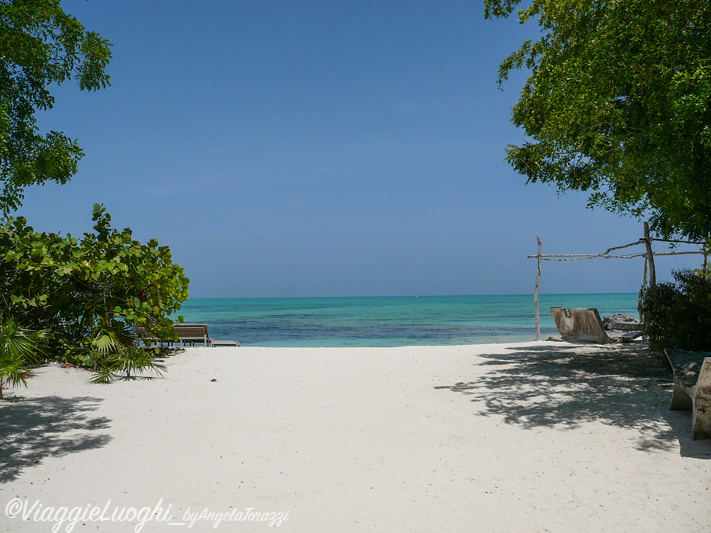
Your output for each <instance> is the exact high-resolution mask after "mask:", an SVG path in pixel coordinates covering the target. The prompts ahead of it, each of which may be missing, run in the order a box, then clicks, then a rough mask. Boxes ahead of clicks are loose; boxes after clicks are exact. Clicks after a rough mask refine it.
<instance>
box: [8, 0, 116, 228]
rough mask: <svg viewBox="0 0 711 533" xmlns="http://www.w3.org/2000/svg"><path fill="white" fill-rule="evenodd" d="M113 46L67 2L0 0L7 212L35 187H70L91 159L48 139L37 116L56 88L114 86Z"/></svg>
mask: <svg viewBox="0 0 711 533" xmlns="http://www.w3.org/2000/svg"><path fill="white" fill-rule="evenodd" d="M110 47H111V44H110V43H109V42H108V41H107V40H105V39H102V38H101V36H100V35H99V34H98V33H96V32H91V31H86V30H85V29H84V27H83V26H82V25H81V24H80V23H79V22H78V21H77V20H76V19H75V18H74V17H72V16H71V15H68V14H66V13H65V12H64V11H63V10H62V8H61V7H60V3H59V0H0V214H3V215H5V216H7V214H8V213H9V212H10V211H13V210H15V209H17V208H18V207H20V205H21V204H22V199H23V198H24V193H23V191H24V189H25V187H27V186H28V185H33V184H42V183H45V182H47V181H55V182H57V183H66V182H67V181H69V180H70V179H71V177H72V176H73V175H74V174H75V173H76V171H77V163H78V161H79V159H80V158H81V157H82V155H83V152H82V150H81V148H80V147H79V145H78V144H77V142H76V140H73V139H71V138H69V137H67V136H66V135H64V133H62V132H57V131H50V132H48V133H46V134H44V135H43V134H41V133H40V132H39V129H38V127H37V119H36V117H35V113H36V112H37V111H38V110H47V109H51V108H52V107H53V106H54V97H53V96H52V95H51V94H50V92H49V87H50V86H51V85H52V84H57V85H59V84H61V83H63V82H65V81H67V80H70V79H72V78H76V79H77V80H78V82H79V87H80V88H81V89H82V90H90V91H91V90H96V89H100V88H103V87H106V86H107V85H109V76H108V75H107V74H106V73H105V71H104V69H105V67H106V66H107V64H108V62H109V60H110V59H111V49H110Z"/></svg>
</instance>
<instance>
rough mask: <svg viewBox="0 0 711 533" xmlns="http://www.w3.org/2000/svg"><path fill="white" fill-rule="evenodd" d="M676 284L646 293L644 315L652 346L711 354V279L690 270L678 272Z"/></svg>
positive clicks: (651, 288) (666, 285)
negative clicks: (709, 352)
mask: <svg viewBox="0 0 711 533" xmlns="http://www.w3.org/2000/svg"><path fill="white" fill-rule="evenodd" d="M674 280H675V281H674V282H673V283H670V282H665V283H659V284H657V285H656V286H654V287H649V288H647V289H646V290H645V291H644V295H643V300H642V316H643V317H644V325H645V326H644V327H645V333H646V335H647V338H648V340H649V347H650V348H651V349H652V350H654V351H656V352H658V353H661V352H662V351H663V350H664V349H665V348H678V349H681V350H691V351H711V278H709V277H707V276H701V275H698V274H697V273H695V272H692V271H689V270H682V271H679V272H674Z"/></svg>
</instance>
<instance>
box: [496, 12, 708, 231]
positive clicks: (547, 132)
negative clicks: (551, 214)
mask: <svg viewBox="0 0 711 533" xmlns="http://www.w3.org/2000/svg"><path fill="white" fill-rule="evenodd" d="M519 3H520V1H519V0H486V1H485V6H486V7H485V16H486V17H487V18H492V17H508V16H510V15H511V14H512V13H513V12H514V10H515V9H516V7H517V6H518V5H519ZM527 5H528V7H526V8H525V9H521V10H519V11H518V18H519V21H520V22H521V23H525V22H530V21H534V22H537V23H538V25H539V27H540V29H541V37H540V39H538V40H537V41H526V42H524V43H523V45H522V46H521V48H520V49H519V50H518V51H516V52H514V53H513V54H512V55H511V56H509V57H508V58H507V59H505V60H504V61H503V63H502V64H501V67H500V69H499V83H500V84H501V83H502V82H503V81H505V80H506V79H507V78H508V76H509V74H510V73H511V71H512V70H515V69H528V71H529V72H530V77H529V78H528V80H527V81H526V83H525V85H524V87H523V90H522V92H521V95H520V99H519V101H518V102H517V103H516V105H515V106H514V108H513V123H514V124H516V125H517V126H519V127H522V128H523V129H524V130H525V132H526V134H527V136H528V137H529V138H530V140H529V141H527V142H525V143H523V144H522V145H520V146H514V145H510V146H508V148H507V160H508V161H509V163H510V164H511V165H512V166H513V167H514V168H515V169H516V170H517V171H518V172H520V173H521V174H524V175H525V176H527V177H528V182H543V183H551V184H554V185H556V186H557V187H558V189H559V190H560V191H566V190H580V191H588V192H589V193H590V197H589V198H590V200H589V204H590V205H591V206H594V205H597V206H603V207H605V208H607V209H609V210H612V211H618V212H623V213H628V214H632V215H635V216H642V215H643V214H646V213H648V214H650V215H651V221H652V228H653V229H654V230H656V231H657V232H659V233H661V234H663V235H673V234H676V235H684V236H687V237H690V238H694V239H709V236H711V2H709V1H708V0H625V1H617V0H614V1H613V0H602V1H600V0H536V1H534V2H532V3H531V4H527Z"/></svg>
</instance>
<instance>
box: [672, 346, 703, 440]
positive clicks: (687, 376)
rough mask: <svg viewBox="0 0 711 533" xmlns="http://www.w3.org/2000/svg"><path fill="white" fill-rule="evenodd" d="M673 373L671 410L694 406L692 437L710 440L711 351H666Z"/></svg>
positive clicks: (692, 409) (692, 407) (692, 411)
mask: <svg viewBox="0 0 711 533" xmlns="http://www.w3.org/2000/svg"><path fill="white" fill-rule="evenodd" d="M664 353H665V354H666V356H667V359H669V364H670V365H671V367H672V371H673V372H674V392H673V394H672V401H671V406H670V409H671V410H672V411H676V410H688V409H691V431H692V433H691V437H692V439H694V440H701V439H711V352H689V351H686V350H664Z"/></svg>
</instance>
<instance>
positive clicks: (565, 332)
mask: <svg viewBox="0 0 711 533" xmlns="http://www.w3.org/2000/svg"><path fill="white" fill-rule="evenodd" d="M551 314H552V315H553V320H554V321H555V326H556V328H558V331H559V332H560V334H561V336H562V337H563V340H564V341H568V342H594V343H599V344H606V343H610V342H631V341H633V340H634V339H636V338H637V337H639V336H641V335H642V332H641V327H639V324H638V323H637V326H636V327H632V324H633V322H631V321H628V320H627V318H626V317H630V318H632V319H633V320H634V317H631V316H630V315H614V316H613V317H610V318H612V319H614V320H611V321H610V324H612V325H614V326H617V325H618V324H619V325H621V326H623V327H619V328H618V327H614V328H607V327H605V326H604V324H603V321H602V320H601V319H600V313H598V311H597V309H595V308H590V309H588V308H584V307H576V308H573V309H568V308H567V307H551ZM622 317H625V318H622Z"/></svg>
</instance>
